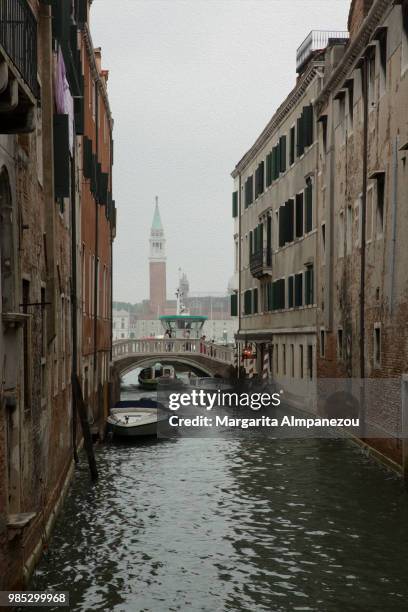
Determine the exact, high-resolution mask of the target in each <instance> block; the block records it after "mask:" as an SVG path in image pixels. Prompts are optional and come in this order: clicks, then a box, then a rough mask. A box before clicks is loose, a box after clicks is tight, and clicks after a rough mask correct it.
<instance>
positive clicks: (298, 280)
mask: <svg viewBox="0 0 408 612" xmlns="http://www.w3.org/2000/svg"><path fill="white" fill-rule="evenodd" d="M300 306H303V274H302V273H301V272H300V274H295V308H299V307H300Z"/></svg>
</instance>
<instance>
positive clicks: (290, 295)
mask: <svg viewBox="0 0 408 612" xmlns="http://www.w3.org/2000/svg"><path fill="white" fill-rule="evenodd" d="M293 290H294V282H293V276H289V278H288V308H293Z"/></svg>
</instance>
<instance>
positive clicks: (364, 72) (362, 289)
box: [360, 55, 368, 437]
mask: <svg viewBox="0 0 408 612" xmlns="http://www.w3.org/2000/svg"><path fill="white" fill-rule="evenodd" d="M362 77H363V84H362V85H363V103H364V110H363V130H364V134H363V136H364V138H363V197H362V210H361V257H360V428H361V429H360V431H361V433H362V436H363V437H364V435H365V387H364V385H365V383H364V379H365V268H366V218H367V175H368V61H367V56H366V55H365V56H364V58H363V66H362Z"/></svg>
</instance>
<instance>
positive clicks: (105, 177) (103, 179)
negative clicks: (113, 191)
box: [98, 172, 109, 206]
mask: <svg viewBox="0 0 408 612" xmlns="http://www.w3.org/2000/svg"><path fill="white" fill-rule="evenodd" d="M108 186H109V174H108V173H107V172H101V173H100V175H99V181H98V189H99V193H98V200H99V204H101V206H106V205H107V204H108Z"/></svg>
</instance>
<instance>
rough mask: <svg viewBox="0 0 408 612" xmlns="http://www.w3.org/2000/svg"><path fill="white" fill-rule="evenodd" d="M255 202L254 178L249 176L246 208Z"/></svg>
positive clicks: (246, 187) (246, 188)
mask: <svg viewBox="0 0 408 612" xmlns="http://www.w3.org/2000/svg"><path fill="white" fill-rule="evenodd" d="M253 201H254V177H253V175H251V176H249V177H248V178H247V180H246V181H245V208H248V206H249V205H250V204H252V202H253Z"/></svg>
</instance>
